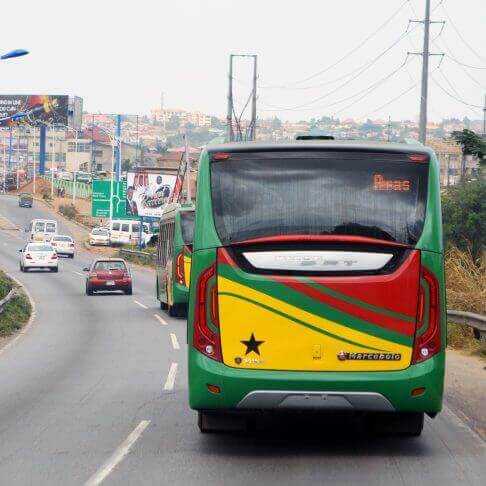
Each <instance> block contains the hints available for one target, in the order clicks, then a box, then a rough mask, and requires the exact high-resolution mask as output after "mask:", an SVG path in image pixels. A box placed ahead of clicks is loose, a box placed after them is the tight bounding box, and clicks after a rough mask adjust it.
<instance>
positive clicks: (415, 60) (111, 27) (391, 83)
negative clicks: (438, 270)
mask: <svg viewBox="0 0 486 486" xmlns="http://www.w3.org/2000/svg"><path fill="white" fill-rule="evenodd" d="M5 3H6V2H5ZM424 8H425V0H367V1H362V0H339V1H335V0H299V1H295V0H294V1H290V0H244V1H242V0H239V1H236V0H206V1H203V0H184V1H181V0H179V1H177V0H173V1H168V0H137V1H136V2H133V1H121V0H96V1H93V0H84V1H82V2H67V1H66V0H43V1H42V2H39V1H38V0H16V1H15V2H8V4H7V5H2V13H3V15H2V18H3V22H2V30H1V39H2V42H1V44H0V52H6V51H9V50H11V49H15V48H25V49H28V50H29V51H30V54H29V55H28V56H27V57H23V58H19V59H13V60H9V61H1V62H0V92H3V93H21V94H22V93H24V94H30V93H41V94H49V93H50V94H71V95H78V96H81V97H83V99H84V109H85V110H87V111H92V112H103V113H114V112H115V113H119V112H121V113H131V114H148V113H149V112H150V109H151V108H154V107H158V106H160V98H161V93H162V92H164V100H165V106H166V107H168V108H181V109H187V110H199V111H202V112H205V113H209V114H214V115H217V116H224V114H225V112H226V100H227V91H228V61H229V54H231V53H234V54H237V53H249V54H257V55H258V76H259V79H258V81H259V87H258V105H257V107H258V116H259V117H262V118H264V117H270V116H272V117H273V116H278V117H280V118H282V119H285V120H303V119H305V120H308V119H310V118H312V117H320V116H323V115H325V116H338V117H339V118H347V117H353V118H356V119H366V118H368V117H369V118H372V119H379V118H382V119H386V118H388V117H389V116H390V117H391V118H392V119H393V120H399V119H412V120H414V119H417V116H418V111H419V102H420V90H419V88H420V82H419V81H420V73H421V58H420V57H419V56H413V55H408V56H407V52H409V51H415V52H419V51H421V49H422V35H423V34H422V32H423V31H422V25H421V24H410V26H409V27H408V28H409V33H408V34H405V33H406V29H407V25H408V21H409V19H414V18H422V17H423V14H424ZM7 19H8V21H7ZM432 19H433V20H446V24H445V26H444V28H443V30H442V31H441V28H442V26H441V24H433V25H432V26H431V39H433V42H432V43H431V52H433V53H441V52H446V54H447V55H446V56H445V57H444V59H443V60H442V63H441V64H440V66H439V62H440V59H441V58H440V56H433V57H431V58H430V65H431V72H432V77H433V79H431V80H430V86H429V99H430V104H429V119H431V120H439V119H441V118H443V117H451V116H455V117H460V118H462V117H464V116H468V117H469V118H472V119H480V118H482V110H481V107H482V106H483V103H484V95H485V94H486V69H485V68H486V29H485V28H484V25H485V20H486V1H485V0H467V1H465V0H443V1H442V2H441V0H432ZM451 55H452V57H451ZM459 63H463V64H466V65H468V66H471V67H465V66H463V65H461V64H459ZM250 68H251V65H250V64H249V62H248V61H245V60H240V61H238V62H237V63H236V66H235V75H234V76H235V87H234V90H235V98H236V100H237V108H239V109H241V108H242V106H243V105H244V102H245V101H246V97H247V96H248V94H249V92H250V82H251V69H250ZM476 68H483V69H476ZM320 72H321V74H318V73H320ZM436 83H437V84H436ZM458 100H460V101H458ZM463 102H465V103H469V104H471V105H477V107H474V106H472V107H471V106H466V105H465V104H464V103H463Z"/></svg>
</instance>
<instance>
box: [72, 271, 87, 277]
mask: <svg viewBox="0 0 486 486" xmlns="http://www.w3.org/2000/svg"><path fill="white" fill-rule="evenodd" d="M73 273H75V274H76V275H79V276H80V277H86V274H85V273H81V272H75V271H74V270H73Z"/></svg>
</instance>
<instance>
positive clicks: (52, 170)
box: [51, 128, 56, 199]
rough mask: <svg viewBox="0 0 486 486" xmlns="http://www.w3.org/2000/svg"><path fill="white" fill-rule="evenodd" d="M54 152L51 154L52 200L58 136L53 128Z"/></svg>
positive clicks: (52, 197)
mask: <svg viewBox="0 0 486 486" xmlns="http://www.w3.org/2000/svg"><path fill="white" fill-rule="evenodd" d="M52 130H53V133H52V141H51V143H52V152H51V199H54V159H55V157H56V153H55V150H56V135H55V133H54V128H52Z"/></svg>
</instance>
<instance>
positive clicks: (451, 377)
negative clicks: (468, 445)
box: [445, 349, 486, 440]
mask: <svg viewBox="0 0 486 486" xmlns="http://www.w3.org/2000/svg"><path fill="white" fill-rule="evenodd" d="M485 399H486V362H485V361H484V360H482V359H481V358H479V357H477V356H472V355H468V354H465V353H461V352H460V351H456V350H452V349H448V350H447V366H446V383H445V400H446V402H447V404H448V406H449V407H450V408H451V409H452V410H453V412H454V413H456V414H457V415H458V416H459V417H460V418H461V419H462V420H463V421H464V422H466V423H467V424H468V425H469V426H470V427H471V428H472V429H474V430H475V431H476V432H477V433H478V434H479V435H480V436H481V437H482V438H483V439H484V440H486V406H485V403H484V400H485Z"/></svg>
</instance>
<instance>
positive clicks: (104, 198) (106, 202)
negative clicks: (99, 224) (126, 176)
mask: <svg viewBox="0 0 486 486" xmlns="http://www.w3.org/2000/svg"><path fill="white" fill-rule="evenodd" d="M92 187H93V189H92V194H91V216H93V217H95V218H109V217H110V192H111V181H110V180H106V179H95V180H93V186H92ZM126 216H127V184H126V181H120V182H113V218H126Z"/></svg>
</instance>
